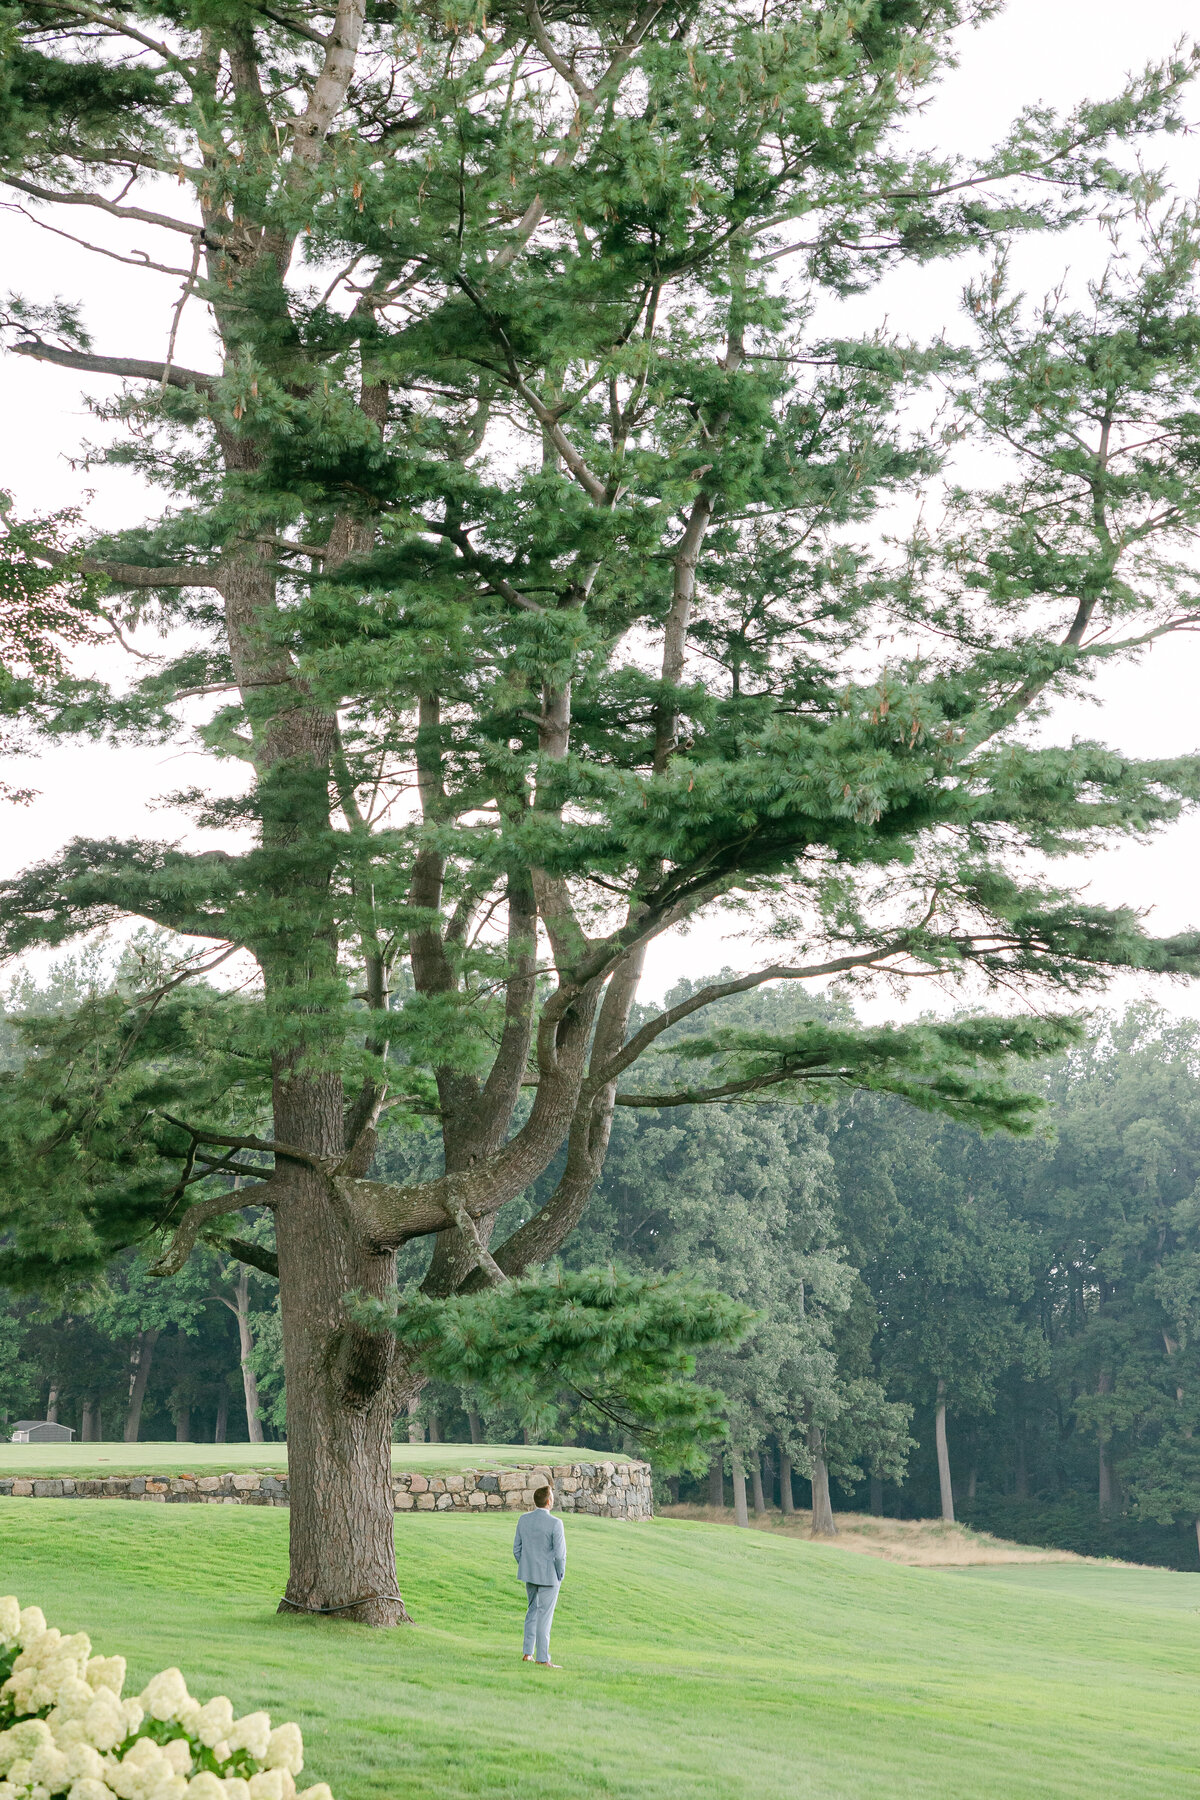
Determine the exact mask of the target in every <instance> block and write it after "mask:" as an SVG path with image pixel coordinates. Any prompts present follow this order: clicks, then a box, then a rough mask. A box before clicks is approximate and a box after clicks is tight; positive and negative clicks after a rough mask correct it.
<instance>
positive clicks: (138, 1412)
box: [125, 1325, 161, 1444]
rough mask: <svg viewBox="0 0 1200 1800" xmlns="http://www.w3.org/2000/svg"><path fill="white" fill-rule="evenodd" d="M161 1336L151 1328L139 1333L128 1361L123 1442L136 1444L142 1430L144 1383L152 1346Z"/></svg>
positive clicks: (148, 1369) (157, 1328) (155, 1329)
mask: <svg viewBox="0 0 1200 1800" xmlns="http://www.w3.org/2000/svg"><path fill="white" fill-rule="evenodd" d="M160 1335H161V1332H160V1327H159V1326H157V1325H153V1326H151V1328H150V1330H149V1331H139V1332H138V1334H137V1339H136V1341H135V1343H134V1346H133V1352H132V1354H131V1356H130V1360H129V1406H128V1409H127V1411H126V1413H125V1442H126V1443H127V1444H136V1443H137V1441H138V1432H139V1431H140V1430H141V1428H142V1402H143V1400H144V1399H145V1398H146V1383H147V1382H148V1381H149V1379H150V1364H151V1363H152V1362H153V1360H154V1346H155V1345H156V1344H157V1342H158V1340H159V1337H160Z"/></svg>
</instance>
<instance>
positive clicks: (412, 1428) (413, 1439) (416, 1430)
mask: <svg viewBox="0 0 1200 1800" xmlns="http://www.w3.org/2000/svg"><path fill="white" fill-rule="evenodd" d="M420 1404H421V1395H420V1392H419V1391H418V1392H417V1393H415V1394H410V1395H409V1396H408V1402H407V1411H408V1441H409V1443H410V1444H423V1443H424V1442H425V1427H424V1426H423V1425H422V1423H421V1421H420V1419H418V1417H417V1408H418V1406H420Z"/></svg>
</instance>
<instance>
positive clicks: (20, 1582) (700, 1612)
mask: <svg viewBox="0 0 1200 1800" xmlns="http://www.w3.org/2000/svg"><path fill="white" fill-rule="evenodd" d="M511 1534H512V1520H511V1518H497V1517H491V1516H486V1515H485V1516H483V1517H454V1516H441V1515H437V1514H428V1515H426V1514H413V1515H410V1516H407V1517H405V1518H404V1519H403V1520H402V1521H401V1522H400V1523H399V1524H398V1527H397V1545H398V1550H399V1559H400V1576H401V1586H402V1589H403V1591H404V1594H405V1596H406V1598H407V1600H408V1603H409V1606H410V1609H411V1610H412V1612H413V1613H414V1616H415V1618H416V1620H417V1625H416V1627H415V1628H414V1629H413V1630H410V1631H400V1632H392V1633H372V1632H368V1631H365V1630H362V1629H361V1628H358V1627H355V1626H352V1625H347V1624H344V1623H336V1622H333V1621H328V1620H318V1619H302V1618H296V1617H294V1616H293V1617H286V1616H285V1617H279V1616H277V1615H276V1613H275V1611H274V1607H275V1602H276V1599H277V1597H278V1595H279V1594H280V1593H281V1592H282V1582H283V1578H284V1570H285V1566H286V1540H287V1514H286V1513H285V1512H283V1511H276V1510H274V1509H270V1510H266V1509H264V1510H257V1509H243V1508H233V1507H228V1508H226V1507H213V1508H208V1507H182V1506H181V1507H150V1506H131V1505H130V1504H129V1503H128V1502H122V1501H111V1502H110V1501H80V1502H75V1503H72V1502H69V1501H61V1502H60V1501H46V1500H5V1501H0V1591H5V1590H13V1591H16V1592H17V1593H18V1594H19V1595H20V1597H21V1598H22V1600H23V1601H25V1602H30V1601H37V1602H38V1603H39V1604H41V1605H42V1606H44V1607H45V1609H46V1611H47V1613H48V1614H49V1616H50V1618H51V1620H52V1621H53V1622H55V1623H57V1624H60V1625H61V1626H62V1627H63V1628H64V1629H68V1630H77V1629H79V1628H83V1629H86V1630H87V1631H89V1632H91V1633H92V1635H93V1638H94V1640H95V1642H96V1645H97V1647H98V1648H99V1649H103V1650H104V1651H107V1652H110V1653H111V1652H117V1651H120V1652H124V1653H126V1654H128V1655H129V1657H130V1663H131V1668H130V1681H131V1684H132V1688H133V1690H136V1689H137V1687H139V1686H140V1685H141V1684H142V1683H143V1682H144V1680H145V1678H146V1677H147V1676H149V1675H150V1673H151V1672H152V1671H154V1670H155V1669H158V1668H160V1667H163V1666H165V1665H168V1664H171V1663H177V1664H178V1665H179V1666H180V1667H181V1668H182V1669H183V1670H184V1673H185V1674H186V1676H187V1677H188V1681H189V1685H190V1686H191V1688H192V1691H193V1693H196V1694H198V1695H200V1697H201V1698H207V1697H209V1695H211V1694H213V1693H217V1692H226V1693H228V1694H229V1695H230V1697H231V1698H232V1699H233V1701H234V1704H235V1706H237V1707H238V1708H239V1710H240V1709H242V1708H250V1707H256V1706H260V1705H261V1706H266V1707H268V1708H269V1709H270V1710H271V1711H272V1712H273V1713H274V1714H275V1716H276V1717H277V1718H278V1719H285V1718H295V1719H296V1720H298V1721H299V1723H300V1724H301V1726H302V1728H303V1730H304V1733H305V1738H306V1741H307V1744H308V1752H309V1755H308V1771H307V1779H308V1780H318V1779H326V1780H329V1781H330V1782H331V1783H332V1786H333V1790H334V1794H335V1796H336V1800H406V1797H407V1796H416V1795H421V1796H427V1795H434V1796H437V1800H463V1797H465V1796H468V1795H469V1796H481V1795H482V1796H502V1795H503V1796H516V1795H518V1794H519V1795H521V1796H530V1795H532V1796H536V1797H537V1800H579V1797H580V1796H585V1797H587V1800H591V1797H592V1796H620V1797H622V1800H624V1797H626V1796H629V1797H632V1796H637V1797H638V1800H692V1797H693V1796H694V1797H695V1800H747V1797H750V1796H752V1797H753V1800H796V1797H797V1796H821V1797H822V1800H833V1797H835V1796H836V1797H837V1800H902V1797H905V1796H939V1797H944V1800H1001V1797H1003V1800H1018V1796H1019V1797H1020V1800H1050V1797H1051V1796H1061V1795H1070V1796H1078V1800H1084V1797H1085V1796H1086V1800H1107V1797H1108V1796H1116V1795H1120V1796H1122V1800H1163V1796H1166V1795H1171V1796H1172V1800H1187V1797H1188V1796H1195V1797H1200V1754H1198V1749H1197V1742H1196V1724H1195V1722H1196V1716H1197V1712H1196V1695H1197V1690H1198V1682H1200V1616H1198V1613H1200V1576H1198V1575H1176V1574H1171V1573H1169V1572H1166V1571H1140V1570H1133V1571H1130V1570H1124V1569H1119V1568H1108V1567H1087V1566H1078V1565H1076V1566H1071V1567H1064V1566H1062V1565H1049V1566H1044V1567H1028V1568H1023V1569H1013V1568H1002V1569H988V1570H979V1571H969V1572H955V1573H949V1572H943V1571H940V1570H926V1569H906V1568H898V1567H895V1566H893V1565H889V1564H886V1563H882V1562H876V1561H874V1560H873V1559H871V1558H869V1557H865V1556H854V1555H850V1554H846V1553H842V1552H839V1551H836V1550H831V1549H828V1548H824V1547H816V1546H811V1545H808V1544H806V1543H803V1542H796V1541H794V1540H793V1541H784V1540H781V1539H779V1538H776V1537H773V1536H771V1535H770V1534H768V1533H766V1532H757V1531H753V1532H751V1531H742V1532H740V1531H736V1530H734V1529H732V1528H731V1527H729V1526H723V1525H707V1524H695V1523H689V1522H685V1521H677V1520H658V1521H656V1522H654V1523H653V1524H642V1525H624V1524H619V1523H612V1522H608V1521H603V1520H593V1519H587V1518H578V1519H568V1520H567V1534H568V1540H569V1544H570V1566H569V1570H568V1580H567V1585H566V1587H565V1588H564V1590H563V1597H562V1600H561V1602H560V1604H559V1609H558V1618H557V1621H556V1625H555V1637H554V1649H555V1652H556V1654H557V1655H558V1657H559V1658H560V1659H561V1661H562V1662H563V1663H564V1664H565V1665H566V1666H565V1668H564V1669H563V1671H562V1672H561V1673H550V1672H546V1671H542V1670H538V1669H534V1668H532V1667H529V1666H527V1665H525V1664H523V1663H522V1662H521V1661H520V1659H519V1646H520V1639H519V1630H520V1618H521V1611H522V1606H523V1601H524V1595H523V1592H522V1590H521V1589H520V1588H519V1587H518V1585H517V1583H516V1581H515V1580H514V1579H513V1576H512V1562H511V1557H510V1542H511Z"/></svg>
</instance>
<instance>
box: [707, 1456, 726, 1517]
mask: <svg viewBox="0 0 1200 1800" xmlns="http://www.w3.org/2000/svg"><path fill="white" fill-rule="evenodd" d="M708 1504H709V1505H710V1506H719V1507H721V1508H722V1509H724V1506H725V1466H724V1464H723V1463H722V1461H721V1458H720V1457H719V1456H714V1457H713V1459H712V1461H711V1462H710V1463H709V1465H708Z"/></svg>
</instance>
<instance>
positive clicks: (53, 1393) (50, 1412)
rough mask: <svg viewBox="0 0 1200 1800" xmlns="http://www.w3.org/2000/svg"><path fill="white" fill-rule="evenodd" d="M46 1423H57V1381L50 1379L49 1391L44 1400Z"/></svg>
mask: <svg viewBox="0 0 1200 1800" xmlns="http://www.w3.org/2000/svg"><path fill="white" fill-rule="evenodd" d="M46 1423H47V1425H57V1424H58V1383H57V1381H52V1382H51V1383H50V1393H49V1395H48V1397H47V1400H46Z"/></svg>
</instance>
